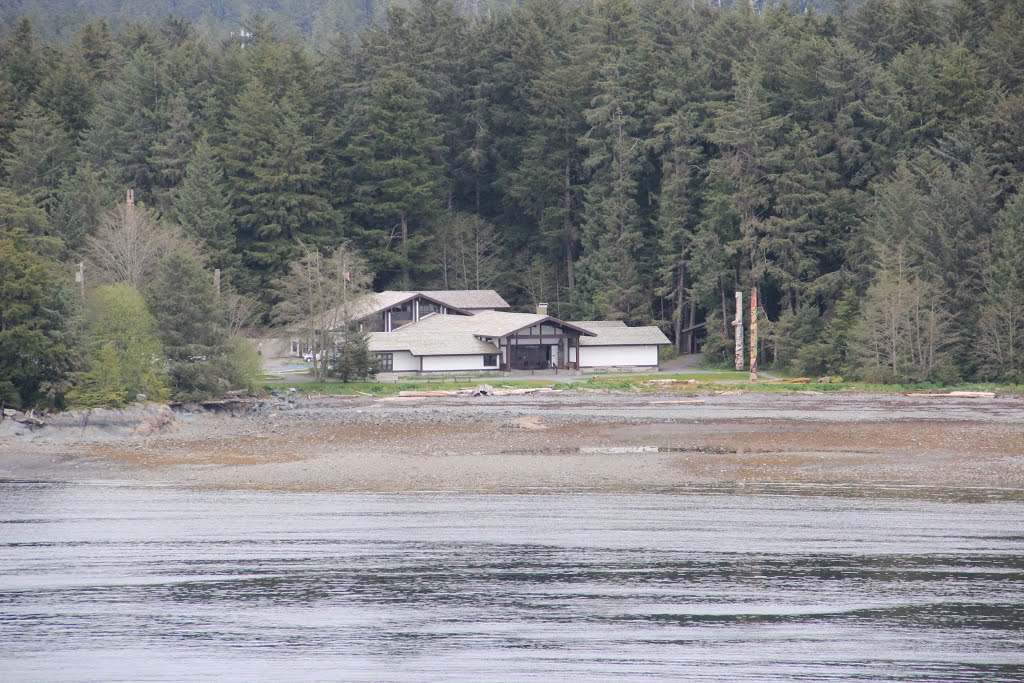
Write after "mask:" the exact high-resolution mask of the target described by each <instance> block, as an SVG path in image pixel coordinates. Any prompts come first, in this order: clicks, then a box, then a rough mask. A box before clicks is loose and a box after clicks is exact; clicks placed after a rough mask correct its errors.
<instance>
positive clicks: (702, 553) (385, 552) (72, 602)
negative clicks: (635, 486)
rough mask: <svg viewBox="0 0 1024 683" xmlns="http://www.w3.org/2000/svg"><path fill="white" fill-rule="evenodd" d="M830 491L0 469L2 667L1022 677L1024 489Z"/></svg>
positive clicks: (262, 675)
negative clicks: (73, 474) (251, 483)
mask: <svg viewBox="0 0 1024 683" xmlns="http://www.w3.org/2000/svg"><path fill="white" fill-rule="evenodd" d="M818 493H819V494H821V493H822V492H820V491H819V492H818ZM824 493H825V495H813V496H809V495H790V494H789V493H788V492H787V491H786V490H783V489H780V490H777V491H776V492H775V494H761V495H737V494H734V493H718V492H716V491H714V490H704V491H699V492H690V493H677V494H671V495H669V494H661V495H659V494H649V495H607V494H595V495H590V494H575V495H573V494H550V495H487V496H476V495H461V494H433V495H408V494H405V495H351V494H300V493H261V492H216V493H213V492H195V491H188V490H179V489H173V488H161V487H148V488H147V487H137V486H124V485H116V484H109V485H62V484H37V483H0V671H3V672H4V673H3V674H2V677H3V679H4V680H8V681H11V680H13V681H21V680H33V681H35V680H75V681H81V680H103V681H109V680H132V681H139V680H181V679H197V678H220V679H230V680H323V679H328V680H453V679H459V680H523V679H530V680H552V679H563V680H564V679H567V678H576V679H580V680H603V679H613V678H617V679H623V680H659V679H676V680H691V681H693V680H698V681H699V680H715V681H723V680H725V681H743V680H751V681H754V680H756V681H768V680H787V681H791V680H815V681H821V680H838V681H853V680H857V681H864V680H867V681H895V680H901V681H905V680H915V681H1011V680H1012V681H1020V680H1024V504H1022V503H1020V502H1015V501H1013V500H995V501H992V502H962V501H943V500H930V499H924V500H922V499H909V500H908V499H901V498H896V497H847V496H842V497H840V496H832V495H827V493H828V492H827V491H826V492H824Z"/></svg>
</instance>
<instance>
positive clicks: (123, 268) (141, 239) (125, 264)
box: [85, 203, 194, 289]
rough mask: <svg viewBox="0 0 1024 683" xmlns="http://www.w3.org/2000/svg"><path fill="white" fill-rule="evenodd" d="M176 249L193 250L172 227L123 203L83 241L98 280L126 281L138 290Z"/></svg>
mask: <svg viewBox="0 0 1024 683" xmlns="http://www.w3.org/2000/svg"><path fill="white" fill-rule="evenodd" d="M175 247H178V248H182V249H184V250H186V251H189V252H192V251H194V247H193V246H192V245H191V244H190V243H188V241H187V240H185V238H183V237H181V236H180V234H178V233H177V231H176V230H175V229H174V228H173V227H171V226H168V225H164V224H161V223H159V222H158V221H156V220H155V219H154V218H153V217H152V216H151V215H150V213H149V212H148V211H147V210H146V209H145V208H144V207H141V206H135V205H134V204H132V203H125V204H119V205H118V206H117V208H116V209H114V210H113V211H112V212H110V213H108V214H107V215H106V216H104V217H103V219H102V221H101V223H100V227H99V230H98V231H97V233H96V234H95V235H93V236H91V237H89V238H88V239H87V240H86V244H85V256H86V258H87V259H88V261H89V264H90V266H92V268H91V269H92V270H93V271H94V272H95V273H96V275H97V277H96V279H97V281H99V282H103V283H117V282H127V283H128V284H130V285H131V286H132V287H135V288H136V289H139V288H140V287H141V286H142V285H144V284H146V283H147V282H149V281H150V280H151V279H152V276H153V273H154V272H155V271H156V267H157V264H159V263H160V259H161V258H162V257H163V255H164V254H166V253H168V252H169V251H170V250H171V249H173V248H175Z"/></svg>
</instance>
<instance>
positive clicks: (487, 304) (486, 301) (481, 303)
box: [420, 289, 510, 309]
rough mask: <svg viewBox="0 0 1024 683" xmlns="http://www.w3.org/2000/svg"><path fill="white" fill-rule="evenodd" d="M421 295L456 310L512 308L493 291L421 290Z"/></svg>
mask: <svg viewBox="0 0 1024 683" xmlns="http://www.w3.org/2000/svg"><path fill="white" fill-rule="evenodd" d="M420 294H425V295H426V296H429V297H431V298H434V299H437V300H438V301H440V302H441V303H443V304H446V305H448V306H453V307H455V308H464V309H465V308H473V309H476V308H510V306H509V304H508V302H507V301H505V300H504V299H503V298H502V297H501V295H500V294H498V293H497V292H496V291H494V290H493V289H437V290H420Z"/></svg>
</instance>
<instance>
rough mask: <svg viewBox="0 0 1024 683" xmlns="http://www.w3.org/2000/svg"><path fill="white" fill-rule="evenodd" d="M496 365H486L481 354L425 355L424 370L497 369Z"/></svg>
mask: <svg viewBox="0 0 1024 683" xmlns="http://www.w3.org/2000/svg"><path fill="white" fill-rule="evenodd" d="M497 369H498V368H497V367H496V366H490V367H484V357H483V356H482V355H481V356H423V371H424V372H444V371H447V370H497Z"/></svg>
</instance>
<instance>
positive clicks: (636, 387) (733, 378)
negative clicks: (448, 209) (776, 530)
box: [266, 371, 1024, 396]
mask: <svg viewBox="0 0 1024 683" xmlns="http://www.w3.org/2000/svg"><path fill="white" fill-rule="evenodd" d="M665 379H676V380H679V383H678V384H666V383H663V382H657V383H647V382H648V381H649V380H665ZM687 380H695V381H696V383H684V382H686V381H687ZM485 383H486V384H490V385H492V386H494V387H515V388H528V387H551V388H555V389H566V390H570V391H571V390H573V389H607V390H613V391H624V392H632V393H654V392H672V393H679V394H707V393H711V392H715V391H737V390H739V391H748V392H758V393H769V392H782V393H787V392H790V393H791V392H829V393H832V392H846V393H911V392H921V393H929V392H945V391H998V392H1000V393H1004V394H1005V393H1009V394H1018V395H1024V386H1022V385H997V384H968V383H964V384H957V385H951V386H941V385H938V384H867V383H860V382H836V383H828V384H818V383H816V382H811V383H793V382H785V381H782V382H778V381H774V382H773V381H766V380H761V381H758V382H751V381H749V379H748V375H747V373H744V372H726V371H722V372H707V373H693V374H680V375H636V376H624V377H609V376H604V377H602V376H597V377H592V378H589V379H587V380H585V381H578V382H572V383H561V382H556V381H552V380H531V379H509V378H503V377H492V378H485V379H473V380H471V381H468V382H467V381H458V382H457V381H454V379H452V380H448V381H444V380H442V381H436V380H435V381H431V382H426V381H422V380H408V381H398V382H387V383H384V382H303V383H298V384H296V385H295V387H296V388H297V389H298V390H299V391H301V392H302V393H304V394H307V395H311V396H317V395H320V396H325V395H326V396H354V395H369V396H392V395H395V394H397V393H398V392H399V391H424V390H454V389H465V388H471V387H475V386H477V385H478V384H485ZM287 386H288V385H287V384H274V385H267V386H266V389H267V390H281V389H283V388H285V387H287Z"/></svg>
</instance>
